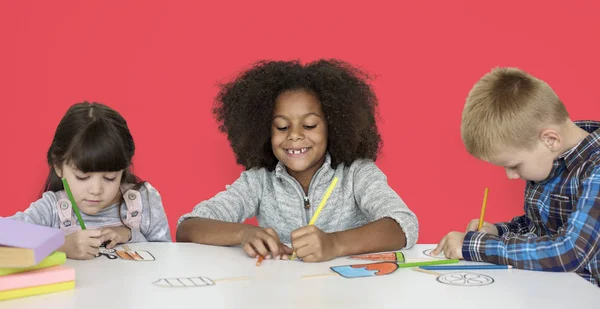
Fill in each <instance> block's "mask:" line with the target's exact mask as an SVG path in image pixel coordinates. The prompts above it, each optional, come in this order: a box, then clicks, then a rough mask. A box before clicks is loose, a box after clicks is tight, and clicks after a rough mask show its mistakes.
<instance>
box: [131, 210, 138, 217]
mask: <svg viewBox="0 0 600 309" xmlns="http://www.w3.org/2000/svg"><path fill="white" fill-rule="evenodd" d="M138 214H139V212H138V211H137V210H136V211H134V212H132V213H131V216H132V217H137V215H138Z"/></svg>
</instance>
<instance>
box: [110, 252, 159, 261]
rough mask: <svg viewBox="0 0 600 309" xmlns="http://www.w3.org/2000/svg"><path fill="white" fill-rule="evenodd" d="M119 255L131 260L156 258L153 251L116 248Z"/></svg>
mask: <svg viewBox="0 0 600 309" xmlns="http://www.w3.org/2000/svg"><path fill="white" fill-rule="evenodd" d="M115 253H116V254H117V256H119V257H120V258H122V259H124V260H129V261H154V260H155V258H154V256H153V255H152V253H150V252H148V251H143V250H135V251H124V250H115Z"/></svg>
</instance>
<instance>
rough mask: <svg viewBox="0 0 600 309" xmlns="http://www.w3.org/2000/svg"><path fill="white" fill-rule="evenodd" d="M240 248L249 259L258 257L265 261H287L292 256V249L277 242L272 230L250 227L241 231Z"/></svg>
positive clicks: (277, 238)
mask: <svg viewBox="0 0 600 309" xmlns="http://www.w3.org/2000/svg"><path fill="white" fill-rule="evenodd" d="M240 243H241V245H242V248H243V249H244V251H245V252H246V254H248V256H250V257H253V258H254V257H256V256H258V255H262V256H264V257H265V258H266V259H269V258H271V257H272V258H274V259H280V258H281V259H287V258H288V255H289V254H292V249H290V247H288V246H286V245H284V244H282V243H281V241H280V240H279V236H277V233H276V232H275V230H273V229H272V228H260V227H254V226H253V227H250V228H247V229H244V230H242V233H241V241H240Z"/></svg>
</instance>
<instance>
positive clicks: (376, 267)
mask: <svg viewBox="0 0 600 309" xmlns="http://www.w3.org/2000/svg"><path fill="white" fill-rule="evenodd" d="M396 269H398V264H396V263H395V262H380V263H372V264H356V265H344V266H334V267H331V270H333V271H335V272H336V273H338V274H339V275H341V276H343V277H345V278H361V277H374V276H383V275H388V274H391V273H393V272H394V271H396Z"/></svg>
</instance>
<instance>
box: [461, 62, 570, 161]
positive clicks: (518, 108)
mask: <svg viewBox="0 0 600 309" xmlns="http://www.w3.org/2000/svg"><path fill="white" fill-rule="evenodd" d="M568 118H569V114H568V113H567V110H566V108H565V106H564V105H563V103H562V102H561V100H560V99H559V98H558V96H557V95H556V93H555V92H554V90H552V88H551V87H550V86H549V85H548V84H547V83H546V82H544V81H542V80H540V79H538V78H535V77H533V76H531V75H529V74H527V73H526V72H524V71H522V70H520V69H517V68H495V69H493V70H492V71H491V72H489V73H487V74H486V75H484V76H483V77H482V78H481V79H480V80H479V81H478V82H477V83H476V84H475V85H474V86H473V88H472V89H471V91H470V92H469V95H468V97H467V100H466V103H465V107H464V110H463V114H462V124H461V135H462V140H463V143H464V144H465V147H466V148H467V151H468V152H469V153H470V154H471V155H473V156H475V157H478V158H482V159H487V158H489V157H490V156H493V155H495V154H496V153H498V151H499V150H500V149H502V148H506V147H519V148H521V149H522V148H526V149H530V148H531V147H532V146H533V143H534V141H535V140H536V138H537V134H538V132H539V130H540V129H541V128H542V127H543V126H544V125H548V124H561V123H563V122H564V121H565V120H567V119H568Z"/></svg>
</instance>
